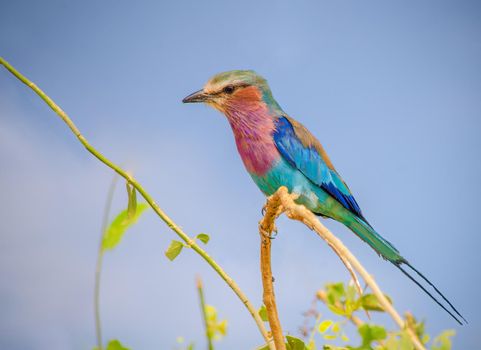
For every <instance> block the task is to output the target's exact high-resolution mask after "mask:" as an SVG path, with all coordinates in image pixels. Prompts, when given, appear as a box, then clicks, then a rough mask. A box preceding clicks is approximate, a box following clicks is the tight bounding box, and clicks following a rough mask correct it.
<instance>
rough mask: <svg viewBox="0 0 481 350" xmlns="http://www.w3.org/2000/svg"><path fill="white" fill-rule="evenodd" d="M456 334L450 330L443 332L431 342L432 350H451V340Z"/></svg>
mask: <svg viewBox="0 0 481 350" xmlns="http://www.w3.org/2000/svg"><path fill="white" fill-rule="evenodd" d="M455 334H456V332H455V331H454V330H452V329H448V330H445V331H444V332H442V333H441V334H440V335H438V336H437V337H436V338H435V339H434V340H433V345H432V350H451V347H452V344H451V338H452V337H454V335H455Z"/></svg>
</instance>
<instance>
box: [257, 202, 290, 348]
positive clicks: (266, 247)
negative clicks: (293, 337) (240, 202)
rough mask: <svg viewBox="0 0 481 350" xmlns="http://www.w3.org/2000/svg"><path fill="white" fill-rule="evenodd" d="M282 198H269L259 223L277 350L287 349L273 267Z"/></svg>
mask: <svg viewBox="0 0 481 350" xmlns="http://www.w3.org/2000/svg"><path fill="white" fill-rule="evenodd" d="M279 199H280V198H279V197H278V196H276V195H275V194H274V195H273V196H272V197H270V198H269V199H268V200H267V204H266V206H265V207H264V209H265V214H264V218H263V219H262V220H261V222H260V223H259V234H260V236H261V273H262V286H263V289H264V293H263V296H262V298H263V301H264V305H265V306H266V310H267V319H268V320H269V325H270V327H271V333H272V337H273V338H274V344H275V345H276V349H277V350H285V349H286V344H285V341H284V335H283V334H282V327H281V322H280V321H279V315H278V313H277V306H276V297H275V295H274V285H273V277H272V269H271V234H272V232H273V231H275V230H276V229H275V224H274V221H275V219H276V218H277V217H278V216H279V215H280V213H281V212H282V207H281V202H280V200H279Z"/></svg>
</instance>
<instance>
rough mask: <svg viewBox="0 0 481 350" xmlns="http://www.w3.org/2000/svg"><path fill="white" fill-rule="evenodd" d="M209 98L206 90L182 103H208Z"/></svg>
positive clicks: (185, 99)
mask: <svg viewBox="0 0 481 350" xmlns="http://www.w3.org/2000/svg"><path fill="white" fill-rule="evenodd" d="M208 98H209V94H206V93H205V92H204V90H199V91H196V92H194V93H192V94H190V95H189V96H187V97H185V98H184V99H183V100H182V102H184V103H197V102H206V101H207V99H208Z"/></svg>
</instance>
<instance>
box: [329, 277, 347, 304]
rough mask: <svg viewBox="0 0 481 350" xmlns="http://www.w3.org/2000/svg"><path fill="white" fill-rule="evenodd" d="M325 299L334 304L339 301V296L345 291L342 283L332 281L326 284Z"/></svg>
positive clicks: (343, 294) (343, 295)
mask: <svg viewBox="0 0 481 350" xmlns="http://www.w3.org/2000/svg"><path fill="white" fill-rule="evenodd" d="M326 292H327V300H328V301H329V303H331V304H335V303H336V301H341V298H343V297H345V296H346V291H345V289H344V283H342V282H339V283H332V284H328V285H326Z"/></svg>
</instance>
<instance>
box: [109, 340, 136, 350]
mask: <svg viewBox="0 0 481 350" xmlns="http://www.w3.org/2000/svg"><path fill="white" fill-rule="evenodd" d="M106 350H130V348H126V347H125V346H123V345H122V344H121V343H120V342H119V341H118V340H111V341H109V343H108V344H107V347H106Z"/></svg>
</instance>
